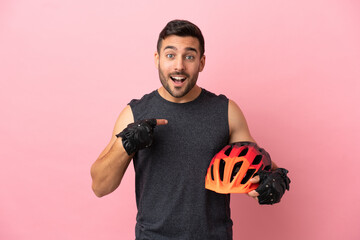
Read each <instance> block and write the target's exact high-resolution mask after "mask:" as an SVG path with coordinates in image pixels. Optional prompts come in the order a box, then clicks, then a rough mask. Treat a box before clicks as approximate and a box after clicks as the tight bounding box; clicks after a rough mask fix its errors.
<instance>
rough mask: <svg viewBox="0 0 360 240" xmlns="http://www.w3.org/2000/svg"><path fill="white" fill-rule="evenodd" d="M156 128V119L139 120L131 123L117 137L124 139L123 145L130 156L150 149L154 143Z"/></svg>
mask: <svg viewBox="0 0 360 240" xmlns="http://www.w3.org/2000/svg"><path fill="white" fill-rule="evenodd" d="M155 126H156V119H154V118H152V119H145V120H139V121H136V122H134V123H130V124H129V125H128V126H127V127H126V128H125V129H124V130H123V131H122V132H121V133H119V134H117V135H116V137H121V138H122V144H123V146H124V149H125V151H126V152H127V154H128V155H131V154H133V153H135V152H137V151H138V150H140V149H144V148H146V147H150V146H151V144H152V142H153V132H154V128H155Z"/></svg>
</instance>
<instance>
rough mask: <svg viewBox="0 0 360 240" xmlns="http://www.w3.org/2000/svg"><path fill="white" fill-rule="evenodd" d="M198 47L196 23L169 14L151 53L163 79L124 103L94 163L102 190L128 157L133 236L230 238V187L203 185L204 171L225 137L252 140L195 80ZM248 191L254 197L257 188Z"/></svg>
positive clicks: (240, 121) (222, 102)
mask: <svg viewBox="0 0 360 240" xmlns="http://www.w3.org/2000/svg"><path fill="white" fill-rule="evenodd" d="M204 49H205V48H204V38H203V36H202V34H201V31H200V29H199V28H198V27H197V26H195V25H194V24H192V23H190V22H188V21H183V20H174V21H171V22H169V23H168V24H167V25H166V26H165V28H164V29H163V30H162V32H161V33H160V35H159V39H158V44H157V52H156V53H155V64H156V67H157V68H158V72H159V78H160V81H161V84H162V87H160V88H159V89H157V90H155V91H153V92H151V93H150V94H146V95H144V96H143V97H142V98H141V99H140V100H132V101H131V102H130V103H129V105H127V106H126V107H125V108H124V109H123V111H122V112H121V113H120V116H119V118H118V119H117V121H116V124H115V127H114V131H113V135H112V139H111V141H110V143H109V144H108V145H107V146H106V148H105V149H104V151H103V152H102V153H101V154H100V156H99V157H98V159H97V160H96V161H95V163H94V164H93V165H92V168H91V175H92V179H93V183H92V187H93V191H94V193H95V194H96V195H97V196H98V197H102V196H104V195H107V194H109V193H111V192H112V191H114V190H115V189H116V188H117V187H118V186H119V184H120V182H121V179H122V177H123V175H124V173H125V171H126V169H127V167H128V165H129V163H130V161H131V159H133V163H134V168H135V172H136V201H137V207H138V214H137V224H136V239H156V240H161V239H222V240H224V239H232V221H231V218H230V206H229V201H230V195H229V194H218V193H215V192H213V191H209V190H206V189H205V187H204V185H205V183H204V182H205V175H206V171H207V168H208V166H209V163H210V161H211V159H212V157H213V156H214V155H215V154H216V153H217V152H218V151H219V150H221V149H222V148H223V147H224V146H225V145H227V144H230V143H234V142H243V141H245V142H255V140H254V139H253V138H252V136H251V135H250V132H249V129H248V126H247V123H246V120H245V118H244V115H243V114H242V112H241V110H240V108H239V107H238V106H237V105H236V104H235V103H234V102H233V101H231V100H229V99H227V98H226V97H225V96H223V95H219V96H217V95H215V94H213V93H211V92H208V91H207V90H205V89H202V88H200V87H199V86H198V85H197V84H196V82H197V78H198V75H199V73H200V72H201V71H202V70H203V69H204V66H205V55H204V51H205V50H204ZM155 126H156V127H155ZM276 168H277V167H276V165H275V164H274V163H273V170H275V169H276ZM260 176H262V175H260ZM266 177H267V175H266ZM251 181H252V182H254V183H256V182H259V176H257V177H255V178H253V179H251ZM284 191H285V189H284ZM270 194H272V193H270ZM249 195H250V196H252V197H254V198H256V199H257V197H258V196H259V193H258V192H257V191H252V192H250V193H249ZM281 195H282V194H281ZM280 197H281V196H280ZM279 200H280V199H278V200H277V201H279Z"/></svg>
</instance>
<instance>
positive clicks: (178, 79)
mask: <svg viewBox="0 0 360 240" xmlns="http://www.w3.org/2000/svg"><path fill="white" fill-rule="evenodd" d="M170 78H171V80H173V81H174V82H175V83H183V82H184V81H185V80H186V79H187V77H173V76H170Z"/></svg>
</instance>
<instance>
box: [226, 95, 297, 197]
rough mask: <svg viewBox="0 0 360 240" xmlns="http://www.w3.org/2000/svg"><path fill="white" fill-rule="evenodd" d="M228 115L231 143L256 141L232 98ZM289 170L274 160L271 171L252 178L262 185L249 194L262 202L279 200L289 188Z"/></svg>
mask: <svg viewBox="0 0 360 240" xmlns="http://www.w3.org/2000/svg"><path fill="white" fill-rule="evenodd" d="M228 117H229V131H230V132H229V134H230V140H229V144H231V143H235V142H244V141H246V142H254V143H256V141H255V140H254V138H253V137H252V136H251V134H250V131H249V127H248V125H247V122H246V119H245V116H244V114H243V113H242V111H241V109H240V108H239V106H238V105H237V104H236V103H235V102H234V101H232V100H229V109H228ZM287 172H288V171H287V170H286V169H283V168H278V166H277V165H276V164H275V162H272V168H271V171H270V172H265V171H260V172H259V175H257V176H255V177H254V178H252V179H250V181H251V182H252V183H259V184H260V185H259V187H258V188H257V189H255V190H253V191H251V192H249V193H248V195H249V196H250V197H252V198H254V199H256V200H257V201H259V203H260V204H274V203H277V202H279V201H280V199H281V197H282V196H283V194H284V193H285V190H289V184H290V179H289V178H288V177H287Z"/></svg>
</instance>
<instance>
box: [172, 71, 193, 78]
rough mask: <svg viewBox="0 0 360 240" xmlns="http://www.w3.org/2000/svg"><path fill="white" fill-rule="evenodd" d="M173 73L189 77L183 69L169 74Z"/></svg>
mask: <svg viewBox="0 0 360 240" xmlns="http://www.w3.org/2000/svg"><path fill="white" fill-rule="evenodd" d="M171 75H184V76H186V77H187V78H188V77H189V74H187V73H186V72H184V71H181V72H172V73H170V74H169V76H171Z"/></svg>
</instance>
